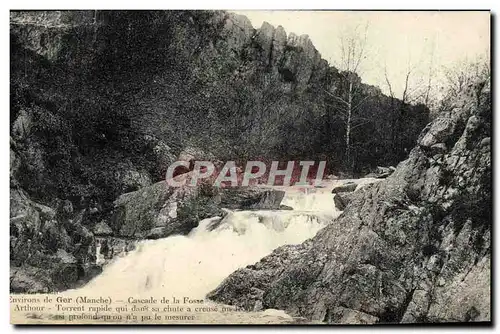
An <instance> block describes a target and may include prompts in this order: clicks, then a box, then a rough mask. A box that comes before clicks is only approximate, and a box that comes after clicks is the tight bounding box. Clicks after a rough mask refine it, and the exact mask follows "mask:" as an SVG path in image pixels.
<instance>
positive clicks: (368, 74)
mask: <svg viewBox="0 0 500 334" xmlns="http://www.w3.org/2000/svg"><path fill="white" fill-rule="evenodd" d="M235 12H236V13H238V14H242V15H245V16H247V17H248V18H249V19H250V21H251V22H252V25H253V26H254V28H260V26H261V25H262V23H263V22H264V21H267V22H268V23H270V24H272V25H273V26H275V27H277V26H278V25H281V26H283V28H285V31H286V32H287V35H288V34H289V33H290V32H294V33H295V34H297V35H302V34H306V35H309V37H310V38H311V40H312V42H313V44H314V45H315V47H316V49H317V50H318V51H319V52H320V53H321V55H322V57H323V58H324V59H326V60H328V61H329V63H330V64H331V65H334V66H335V65H336V62H338V61H339V60H340V52H339V50H340V47H339V45H340V44H339V36H340V34H341V31H342V30H343V29H345V28H346V27H354V26H356V25H361V26H365V25H366V23H368V24H369V28H368V33H367V46H366V50H367V53H366V56H367V58H366V60H365V61H364V62H363V64H362V66H361V69H360V71H359V72H360V75H361V77H362V79H363V82H366V83H368V84H372V85H377V86H379V87H380V88H381V89H382V90H383V91H384V92H385V93H387V92H388V89H387V85H386V81H385V77H384V66H385V64H387V69H388V77H389V79H390V81H391V85H392V86H393V90H394V91H395V93H396V95H397V96H398V97H401V95H402V91H403V88H404V81H405V75H406V72H407V68H408V64H409V63H410V64H411V66H412V67H413V72H412V73H414V75H413V77H412V82H414V85H417V84H418V83H417V82H419V81H425V82H426V81H427V77H428V73H429V65H430V60H431V56H430V55H431V50H432V49H434V57H433V71H432V72H433V73H435V74H436V76H439V73H440V71H441V70H442V68H443V66H453V64H456V63H457V62H459V61H462V60H464V59H465V58H468V59H474V58H476V57H477V56H478V55H488V54H489V47H490V13H489V12H477V11H476V12H473V11H469V12H438V11H433V12H422V11H415V12H401V11H400V12H397V11H392V12H391V11H387V12H373V11H372V12H370V11H235ZM432 45H435V47H434V48H433V46H432ZM436 81H438V80H436Z"/></svg>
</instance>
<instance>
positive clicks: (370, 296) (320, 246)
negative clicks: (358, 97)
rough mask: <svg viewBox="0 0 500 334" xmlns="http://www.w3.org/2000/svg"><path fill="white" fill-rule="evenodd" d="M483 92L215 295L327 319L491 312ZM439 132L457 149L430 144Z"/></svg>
mask: <svg viewBox="0 0 500 334" xmlns="http://www.w3.org/2000/svg"><path fill="white" fill-rule="evenodd" d="M474 92H475V87H470V89H469V90H468V91H467V92H466V93H464V94H463V95H462V96H460V97H459V98H457V99H456V100H455V101H454V106H452V107H450V108H449V111H448V112H443V113H442V114H441V115H440V117H439V118H438V119H437V120H436V121H434V123H432V125H430V126H429V127H428V128H427V129H425V130H424V132H423V133H422V135H421V140H420V141H419V143H418V144H419V145H418V146H417V147H415V148H414V149H413V150H412V151H411V153H410V155H409V157H408V159H407V160H405V161H404V162H402V163H400V164H399V165H398V167H397V168H396V171H395V172H394V173H393V174H392V175H391V176H389V177H388V178H387V179H385V180H383V181H381V182H378V183H373V184H370V185H368V186H365V187H363V188H362V189H360V190H358V191H356V192H355V193H353V198H352V199H351V202H350V203H349V204H348V205H347V207H346V208H345V210H344V212H343V214H342V215H341V216H340V217H339V218H337V220H335V221H334V222H332V223H331V224H329V225H327V226H326V227H325V228H324V229H322V230H321V231H320V232H318V234H317V235H316V236H315V237H314V238H312V239H309V240H307V241H306V242H304V243H303V244H301V245H293V246H284V247H281V248H278V249H277V250H275V251H274V252H273V253H272V254H270V255H268V256H266V257H264V258H263V259H262V260H261V261H260V262H258V263H257V264H255V265H250V266H247V267H246V268H243V269H239V270H237V271H236V272H234V273H233V274H231V275H230V276H229V277H227V278H226V279H225V280H224V281H223V282H222V283H221V284H220V286H219V287H217V288H216V289H215V290H214V291H212V292H211V293H209V295H208V298H210V299H212V300H214V301H218V302H221V303H226V304H230V305H236V306H239V307H242V308H244V309H247V310H253V309H254V308H255V307H256V306H258V307H262V308H264V309H265V308H276V309H282V310H285V311H286V312H287V313H289V314H290V315H292V316H301V317H306V318H308V319H312V320H319V321H325V322H329V323H346V322H347V323H392V322H419V323H422V322H455V321H458V322H463V321H490V320H491V304H490V300H491V299H490V297H491V280H490V277H491V276H490V262H491V209H492V202H491V152H490V147H489V145H484V146H483V145H482V143H483V142H484V141H485V138H489V137H490V136H491V102H490V94H489V92H488V91H484V92H483V93H482V94H481V95H476V94H475V93H474ZM439 142H443V143H446V146H447V147H449V148H450V149H449V150H448V151H447V152H446V153H444V154H442V155H440V156H439V157H438V158H437V160H436V157H435V155H434V154H433V152H431V151H430V150H428V149H427V148H428V147H429V145H435V144H436V143H439ZM257 292H258V293H257Z"/></svg>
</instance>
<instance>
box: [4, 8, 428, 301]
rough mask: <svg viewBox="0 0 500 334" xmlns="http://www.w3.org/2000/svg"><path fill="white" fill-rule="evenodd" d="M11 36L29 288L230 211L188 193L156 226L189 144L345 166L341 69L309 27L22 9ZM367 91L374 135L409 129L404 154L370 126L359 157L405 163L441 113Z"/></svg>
mask: <svg viewBox="0 0 500 334" xmlns="http://www.w3.org/2000/svg"><path fill="white" fill-rule="evenodd" d="M10 36H11V62H10V69H11V95H10V101H11V110H10V120H11V122H10V130H11V136H10V143H11V146H10V148H11V150H10V161H11V169H10V181H11V182H10V187H11V222H10V226H11V264H12V271H11V274H12V275H11V282H12V285H11V287H12V289H13V290H14V291H43V290H48V291H52V290H63V289H66V288H69V287H73V286H75V285H78V284H81V283H82V282H85V281H87V280H88V279H89V278H90V277H92V276H93V275H95V274H96V273H98V272H99V270H100V266H99V265H97V266H96V264H97V263H98V262H99V261H101V260H102V259H101V257H104V259H109V258H111V257H113V256H114V255H116V254H117V253H120V252H122V251H124V250H127V249H130V247H131V244H132V239H136V238H144V237H151V238H154V237H162V236H166V235H169V234H170V233H173V232H172V231H176V232H179V231H182V233H186V231H187V230H189V228H191V227H193V226H196V224H197V220H196V219H198V218H200V217H204V214H207V212H212V213H213V212H215V211H216V210H215V209H214V211H212V209H213V207H212V202H211V200H206V199H204V200H203V205H202V206H201V208H200V210H199V211H196V210H194V209H193V208H192V207H191V206H189V205H192V206H194V207H196V201H195V202H193V203H191V202H189V201H188V204H189V203H190V204H189V205H188V206H185V207H183V208H184V209H185V210H184V211H183V210H182V208H181V207H179V208H181V210H180V212H179V214H180V217H184V218H185V220H184V221H180V218H176V220H172V224H174V225H175V224H177V225H175V228H173V229H169V228H170V227H172V226H173V225H172V226H171V225H169V226H166V225H165V224H163V223H164V222H163V221H161V222H160V221H157V220H158V219H159V218H158V217H157V214H158V212H160V213H161V214H162V215H163V213H164V212H163V211H161V210H166V209H165V208H164V207H163V205H164V203H163V204H162V202H163V201H164V200H166V198H168V199H170V198H171V197H169V196H171V194H170V193H166V192H167V190H166V189H165V188H162V189H160V188H161V187H159V186H158V182H160V181H161V180H162V179H163V178H164V174H165V171H166V168H167V166H168V165H169V164H170V163H172V162H173V161H174V160H175V159H176V157H180V156H182V153H183V151H185V148H186V147H199V148H200V149H199V150H195V151H203V152H209V153H207V154H206V156H210V159H221V160H224V159H229V158H237V159H238V160H240V159H248V158H255V157H263V158H265V159H273V158H276V159H279V158H282V159H283V160H291V159H301V158H303V157H304V158H307V160H314V159H319V158H321V159H327V160H329V161H331V162H332V164H334V165H335V163H337V166H340V164H339V161H342V154H343V153H342V150H343V149H342V142H343V136H344V130H343V127H342V126H341V125H340V124H341V122H340V121H338V120H337V121H336V119H337V116H338V115H336V114H335V113H334V112H333V110H334V108H333V107H332V108H330V105H331V101H330V100H329V94H327V93H325V92H326V91H328V92H329V93H331V94H338V93H339V92H340V91H341V85H340V83H339V80H340V75H339V72H338V70H337V69H335V68H333V67H330V66H329V65H328V64H327V62H326V61H325V60H323V59H321V56H320V54H319V53H318V51H317V50H316V49H315V48H314V46H313V44H312V42H311V40H310V39H309V38H308V37H307V36H296V35H294V34H293V33H288V34H287V33H286V32H285V31H284V29H283V28H282V27H276V28H275V27H272V26H271V25H269V24H266V23H265V24H263V25H262V27H260V28H258V29H255V28H253V27H252V26H251V24H250V22H249V20H248V19H247V18H245V17H242V16H238V15H234V14H231V13H227V12H223V11H138V12H137V11H132V12H130V11H114V12H113V11H52V12H44V11H36V12H12V13H11V25H10ZM362 87H363V90H364V91H366V94H370V96H369V98H368V99H365V100H366V101H367V102H366V105H365V106H364V111H363V112H366V115H365V116H366V117H370V118H372V119H373V122H372V124H370V125H369V126H370V128H369V129H366V130H367V131H372V130H371V129H378V130H379V132H378V133H380V134H381V135H385V134H387V133H389V132H388V131H384V130H383V129H384V126H388V124H392V123H391V122H389V121H387V122H386V120H388V119H389V118H390V119H391V120H392V119H393V118H398V119H401V120H403V121H404V122H407V123H406V124H407V125H404V122H403V123H401V124H402V127H401V129H404V131H402V132H401V133H404V136H402V140H401V145H400V147H399V148H398V149H397V150H393V145H392V144H390V143H391V138H389V137H384V138H383V139H382V138H380V139H381V140H374V141H373V143H376V144H377V145H379V144H380V145H379V146H380V147H378V148H377V149H376V150H371V149H369V148H370V147H369V146H370V145H372V144H371V141H370V142H367V141H366V140H365V139H366V138H365V137H366V136H364V135H362V132H361V130H362V127H359V128H358V129H359V130H360V132H358V133H357V134H356V133H353V140H357V141H358V142H359V145H358V146H357V147H359V148H362V150H360V151H359V152H357V153H356V154H357V156H358V157H359V161H360V162H361V163H360V165H362V166H363V167H369V164H368V163H366V161H365V162H363V157H364V158H365V160H366V159H368V157H369V156H368V154H367V152H378V153H377V154H378V156H377V157H372V158H373V161H372V162H373V164H380V161H381V159H387V157H388V156H389V155H387V154H386V153H387V152H388V150H389V151H390V152H391V154H390V156H391V159H393V160H396V161H399V160H400V159H402V158H403V156H405V155H406V152H405V150H404V148H405V147H410V146H411V145H412V142H413V141H415V140H416V135H417V133H418V132H419V131H420V130H421V128H422V127H423V126H424V125H425V124H426V123H427V122H426V117H427V110H426V109H425V108H424V107H422V106H417V107H415V106H409V105H404V104H402V107H401V109H398V110H393V109H390V108H389V107H388V106H389V105H390V103H391V101H390V99H389V98H388V97H386V96H384V95H382V94H380V91H379V90H377V89H375V88H373V87H369V86H366V85H362ZM366 94H365V95H366ZM360 98H363V99H364V98H365V96H362V97H360ZM335 150H338V151H335ZM377 159H378V160H377ZM384 163H393V162H387V161H384ZM129 193H131V194H129ZM124 194H126V195H124ZM143 194H146V195H145V197H141V201H142V200H143V201H144V202H140V201H137V200H136V199H137V198H139V195H141V196H142V195H143ZM195 197H196V196H195ZM278 197H279V196H276V199H277V198H278ZM190 198H191V197H190ZM259 201H260V200H259ZM172 205H173V204H172ZM215 207H217V205H215ZM205 209H206V212H205ZM136 211H137V212H142V213H143V214H144V215H143V216H141V217H142V218H144V217H148V219H149V218H150V219H149V220H148V219H145V218H144V219H142V220H136V219H135V218H136V217H134V216H133V214H132V213H131V212H136ZM174 211H175V210H174ZM191 212H195V213H196V214H195V215H192V214H191ZM176 213H177V211H176ZM184 218H183V219H184ZM160 220H161V219H160ZM169 222H170V221H169ZM61 277H67V279H62V278H61ZM27 282H28V283H27ZM60 282H63V283H60Z"/></svg>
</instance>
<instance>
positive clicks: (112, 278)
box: [12, 185, 340, 323]
mask: <svg viewBox="0 0 500 334" xmlns="http://www.w3.org/2000/svg"><path fill="white" fill-rule="evenodd" d="M331 189H332V187H331V185H327V186H326V187H325V188H314V187H308V188H303V187H282V190H284V191H285V197H284V199H283V201H282V204H284V205H287V206H289V207H292V208H293V210H260V211H230V212H228V214H227V215H226V216H225V217H224V218H222V219H221V218H220V217H213V218H209V219H205V220H202V221H201V222H200V223H199V226H198V227H197V228H195V229H193V230H192V231H191V233H189V235H187V236H179V235H177V236H170V237H168V238H164V239H159V240H144V241H140V242H138V243H137V247H136V249H135V250H134V251H131V252H129V253H128V254H126V255H124V256H121V257H118V258H116V259H115V260H114V261H113V262H111V263H110V264H108V265H107V266H106V267H105V268H104V270H103V272H102V273H101V274H100V275H99V276H97V277H96V278H94V279H93V280H92V281H90V282H89V283H87V284H86V285H85V286H84V287H82V288H79V289H75V290H68V291H64V292H61V293H60V294H58V295H63V296H65V297H66V296H69V297H74V298H76V297H77V296H87V297H99V296H107V297H110V298H112V299H113V301H114V302H118V304H119V305H125V304H124V303H127V299H128V298H129V297H133V298H150V297H155V298H158V299H160V298H162V297H167V298H172V296H176V297H177V298H181V299H182V298H183V297H189V298H190V299H199V300H204V298H205V296H206V294H207V293H209V292H210V291H212V290H213V289H215V288H216V287H217V286H218V285H219V284H220V283H221V282H222V281H223V280H224V279H225V278H226V277H227V276H229V275H230V274H231V273H233V272H234V271H235V270H237V269H239V268H243V267H245V266H247V265H249V264H253V263H256V262H258V261H259V260H260V259H261V258H263V257H264V256H266V255H268V254H270V253H271V252H272V251H273V250H274V249H276V248H277V247H280V246H282V245H287V244H300V243H302V242H303V241H305V240H306V239H309V238H311V237H313V236H314V235H315V234H316V233H317V232H318V231H319V230H320V229H321V228H323V227H324V226H326V225H327V224H329V223H331V222H332V220H333V218H335V217H336V216H338V215H339V214H340V212H339V211H336V210H335V206H334V203H333V195H332V193H331ZM74 301H75V299H73V302H74ZM73 302H72V303H73ZM47 305H48V304H47ZM74 305H77V304H74ZM204 305H205V306H210V305H211V306H217V307H220V305H217V304H215V303H213V302H211V301H205V302H204ZM54 306H55V305H52V306H51V308H49V309H51V310H54V308H53V307H54ZM113 310H114V309H113ZM51 312H52V311H51ZM113 312H115V313H113ZM116 312H118V311H112V312H111V313H109V314H114V315H117V314H119V312H118V313H116ZM183 312H184V313H183ZM138 314H141V313H138ZM142 314H144V315H146V316H147V315H148V314H149V315H150V314H151V309H149V310H146V311H144V312H142ZM176 314H188V315H190V314H191V315H192V314H193V313H190V312H187V313H186V312H185V311H182V312H180V313H176ZM12 317H13V318H16V317H18V318H19V319H18V320H16V323H34V322H40V323H47V322H49V323H50V322H51V321H52V320H50V319H53V318H51V317H52V315H51V313H48V314H46V315H43V316H42V317H39V318H37V320H36V321H35V320H28V319H27V318H24V317H23V315H22V313H15V314H13V315H12ZM13 318H12V319H13ZM296 321H300V320H297V319H296V318H293V319H292V318H291V317H290V316H288V315H287V314H286V313H284V312H283V311H281V310H272V309H268V310H262V311H261V312H242V311H236V310H235V311H234V312H220V310H219V311H217V312H211V313H200V314H198V315H197V318H196V319H195V320H192V321H170V320H168V321H167V320H165V319H163V320H157V321H153V322H156V323H184V322H190V323H193V322H194V323H289V322H296ZM78 322H79V323H93V322H98V321H95V320H84V319H83V320H78ZM107 322H108V323H113V321H111V322H110V321H109V320H108V321H107ZM120 322H125V323H130V320H123V319H122V320H120V321H118V322H117V323H120ZM145 322H147V321H145ZM73 323H74V321H73ZM132 323H133V322H132Z"/></svg>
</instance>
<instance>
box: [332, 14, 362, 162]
mask: <svg viewBox="0 0 500 334" xmlns="http://www.w3.org/2000/svg"><path fill="white" fill-rule="evenodd" d="M367 32H368V24H365V25H364V26H361V25H357V26H355V27H354V28H350V29H349V28H348V29H346V30H344V31H343V32H342V33H341V34H340V36H339V42H340V52H341V54H340V61H339V62H338V64H337V66H338V68H339V74H340V77H341V83H340V92H339V93H332V92H329V91H327V93H328V94H329V95H330V96H331V97H333V98H334V100H335V101H336V103H335V104H334V105H333V106H334V108H335V109H336V110H337V111H338V113H339V114H340V117H341V118H342V120H343V122H344V124H345V166H346V168H347V170H349V171H352V169H353V167H354V159H353V146H354V145H353V143H352V131H353V130H354V129H355V128H357V127H359V126H362V125H364V124H366V123H367V119H365V118H363V117H360V116H359V115H357V114H356V111H357V110H358V109H359V108H360V107H361V106H362V105H363V103H364V101H365V99H366V96H364V97H363V96H362V94H361V79H360V77H359V76H358V71H359V68H360V65H361V63H362V61H363V60H364V59H365V58H366V49H365V47H366V38H367Z"/></svg>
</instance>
